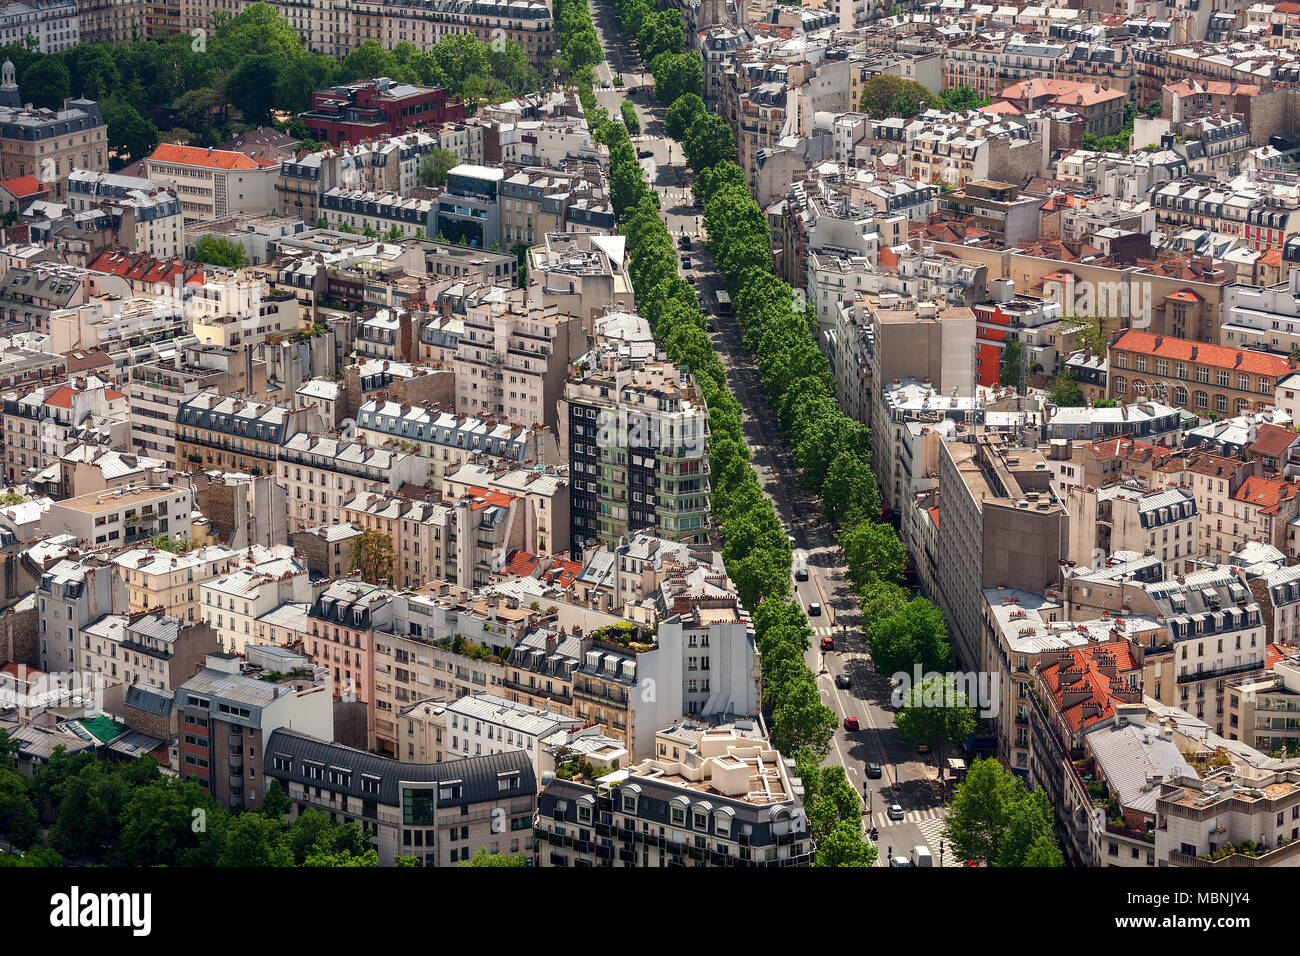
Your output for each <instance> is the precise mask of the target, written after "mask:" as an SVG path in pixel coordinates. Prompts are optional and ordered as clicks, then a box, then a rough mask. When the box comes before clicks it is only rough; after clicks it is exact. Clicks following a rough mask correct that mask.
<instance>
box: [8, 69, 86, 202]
mask: <svg viewBox="0 0 1300 956" xmlns="http://www.w3.org/2000/svg"><path fill="white" fill-rule="evenodd" d="M107 139H108V133H107V127H106V126H105V125H104V116H103V114H102V113H101V112H100V110H99V104H98V103H95V102H94V101H92V100H86V99H70V100H67V101H66V102H65V103H64V105H63V109H61V110H57V111H56V110H47V109H39V110H35V109H29V108H27V107H26V106H24V105H23V100H22V96H21V95H20V94H19V92H18V84H17V82H16V81H15V79H14V65H13V63H11V62H10V61H8V60H6V61H5V63H4V65H3V66H2V67H0V179H14V178H16V177H19V176H29V175H30V176H35V177H36V178H37V179H38V180H39V181H40V182H41V184H42V185H43V186H45V187H47V188H49V190H50V198H51V199H54V200H61V199H63V198H64V196H65V194H66V184H67V178H68V174H69V173H71V172H72V171H73V170H74V169H90V170H98V171H100V172H107V170H108V147H107Z"/></svg>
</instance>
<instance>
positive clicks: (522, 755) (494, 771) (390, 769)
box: [263, 730, 537, 807]
mask: <svg viewBox="0 0 1300 956" xmlns="http://www.w3.org/2000/svg"><path fill="white" fill-rule="evenodd" d="M263 756H264V772H265V773H266V775H267V776H268V777H275V778H276V779H279V780H292V781H293V782H295V783H301V784H304V785H306V784H310V785H311V786H314V787H321V788H323V789H324V788H326V787H328V789H330V790H332V791H333V792H335V793H345V794H347V795H348V796H350V797H355V798H356V799H358V800H374V801H375V802H377V803H382V804H384V805H385V806H394V807H395V806H400V805H401V800H402V794H401V784H403V783H416V784H421V783H425V784H427V783H433V784H441V783H449V782H452V781H455V782H458V783H460V784H461V785H462V786H461V796H460V797H459V799H454V800H442V799H439V800H438V802H437V805H438V806H439V807H453V806H460V805H461V804H465V803H480V802H484V801H489V800H498V799H502V798H507V797H519V796H524V795H527V794H533V793H536V792H537V778H536V776H535V775H534V774H533V766H532V761H531V759H530V758H529V755H528V754H527V753H526V752H525V751H522V750H512V751H508V752H506V753H499V754H486V755H484V756H481V757H467V758H465V759H464V760H452V761H447V762H444V763H402V762H401V761H399V760H394V759H392V758H391V757H381V756H379V755H378V754H372V753H367V752H366V751H364V750H356V749H354V748H352V747H345V746H343V745H342V744H336V743H331V742H329V741H327V740H321V739H320V738H319V737H311V736H308V735H307V734H303V733H299V732H298V731H295V730H277V731H275V733H273V734H271V739H270V740H269V741H268V742H267V744H266V746H265V752H264V755H263ZM277 757H279V758H281V759H285V758H287V759H288V760H289V761H290V764H289V768H288V769H287V770H277V769H275V760H276V758H277ZM304 761H307V762H314V763H315V764H318V765H320V766H321V767H323V768H324V769H326V770H328V769H329V768H330V767H334V768H336V769H338V770H347V771H351V773H350V776H349V778H348V783H347V785H340V784H330V783H328V778H326V779H325V780H320V779H311V778H308V777H307V775H306V773H305V771H304V769H303V768H304ZM501 774H518V779H517V782H516V786H515V787H514V788H512V789H509V790H500V789H498V787H497V779H498V777H499V776H500V775H501ZM363 776H364V777H367V778H370V779H374V780H377V781H378V782H379V792H378V793H377V794H373V793H365V792H363V791H362V789H361V779H362V777H363Z"/></svg>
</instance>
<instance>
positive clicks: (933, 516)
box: [927, 508, 939, 530]
mask: <svg viewBox="0 0 1300 956" xmlns="http://www.w3.org/2000/svg"><path fill="white" fill-rule="evenodd" d="M927 510H928V511H929V512H930V520H931V521H933V522H934V527H935V529H936V530H937V529H938V527H939V509H938V508H929V509H927Z"/></svg>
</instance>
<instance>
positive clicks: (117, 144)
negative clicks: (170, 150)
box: [104, 103, 158, 164]
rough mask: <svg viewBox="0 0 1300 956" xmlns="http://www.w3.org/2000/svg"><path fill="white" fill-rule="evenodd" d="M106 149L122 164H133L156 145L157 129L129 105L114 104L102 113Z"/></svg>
mask: <svg viewBox="0 0 1300 956" xmlns="http://www.w3.org/2000/svg"><path fill="white" fill-rule="evenodd" d="M104 124H105V126H107V128H108V148H109V149H110V150H111V151H112V152H115V153H116V154H117V158H118V159H119V160H120V161H121V162H122V163H123V164H125V163H130V162H135V161H136V160H137V159H143V158H144V157H145V156H148V155H149V154H150V153H151V152H153V148H154V147H155V146H157V145H158V127H157V126H155V125H154V124H153V123H152V122H151V121H149V120H147V119H145V118H144V117H143V116H141V115H140V112H139V111H138V110H137V109H136V108H135V107H134V106H132V105H131V104H129V103H115V104H114V105H112V106H110V107H108V109H106V110H105V111H104Z"/></svg>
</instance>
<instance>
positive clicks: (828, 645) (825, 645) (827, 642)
mask: <svg viewBox="0 0 1300 956" xmlns="http://www.w3.org/2000/svg"><path fill="white" fill-rule="evenodd" d="M822 650H824V651H833V650H835V639H834V638H831V637H823V638H822Z"/></svg>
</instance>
